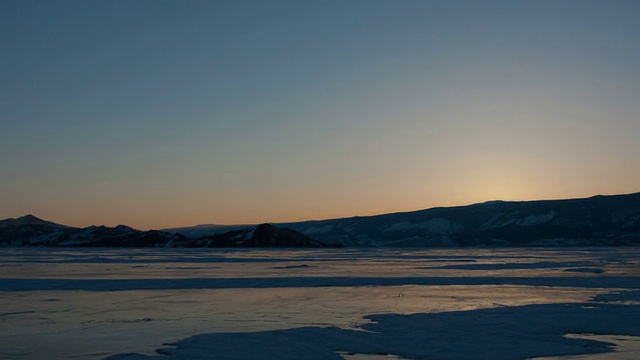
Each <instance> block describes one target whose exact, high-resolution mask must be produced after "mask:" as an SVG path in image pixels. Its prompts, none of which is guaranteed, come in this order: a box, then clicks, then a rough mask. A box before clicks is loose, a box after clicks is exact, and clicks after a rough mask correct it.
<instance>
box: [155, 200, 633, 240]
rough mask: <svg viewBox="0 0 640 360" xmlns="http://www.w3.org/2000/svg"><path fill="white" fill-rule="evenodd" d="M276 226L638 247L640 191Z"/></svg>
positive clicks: (385, 236)
mask: <svg viewBox="0 0 640 360" xmlns="http://www.w3.org/2000/svg"><path fill="white" fill-rule="evenodd" d="M275 225H277V226H283V227H287V228H290V229H293V230H296V231H298V232H300V233H302V234H304V235H306V236H309V237H311V238H314V239H316V240H318V241H321V242H324V243H328V244H339V245H342V246H347V247H359V246H396V247H405V246H406V247H415V246H598V245H599V246H610V245H640V193H633V194H626V195H606V196H605V195H597V196H593V197H590V198H583V199H567V200H537V201H489V202H485V203H479V204H473V205H467V206H456V207H438V208H431V209H426V210H419V211H411V212H401V213H393V214H384V215H376V216H360V217H351V218H343V219H331V220H319V221H303V222H296V223H282V224H275ZM247 227H249V225H244V226H227V227H225V226H221V225H211V226H207V225H199V226H195V227H189V228H177V229H166V230H165V231H168V232H172V233H180V234H183V235H186V236H205V235H211V234H219V233H223V232H225V231H229V230H236V231H237V230H240V229H243V228H247Z"/></svg>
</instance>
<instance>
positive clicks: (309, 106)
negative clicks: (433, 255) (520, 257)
mask: <svg viewBox="0 0 640 360" xmlns="http://www.w3.org/2000/svg"><path fill="white" fill-rule="evenodd" d="M639 39H640V1H613V0H602V1H588V0H578V1H560V0H554V1H540V0H535V1H511V0H510V1H477V0H474V1H449V0H447V1H428V0H419V1H410V0H397V1H375V0H350V1H345V0H339V1H329V0H322V1H304V0H292V1H263V0H259V1H209V0H206V1H162V0H152V1H135V0H125V1H85V0H81V1H48V0H46V1H23V0H16V1H11V0H4V1H2V2H0V49H1V53H0V219H2V218H7V217H17V216H21V215H24V214H27V213H32V214H34V215H37V216H40V217H43V218H45V219H48V220H52V221H56V222H60V223H65V224H68V225H74V226H86V225H91V224H105V225H116V224H119V223H124V224H128V225H131V226H134V227H138V228H142V229H148V228H164V227H174V226H187V225H194V224H199V223H219V224H237V223H258V222H282V221H296V220H305V219H325V218H333V217H345V216H354V215H370V214H379V213H387V212H395V211H408V210H415V209H422V208H428V207H433V206H449V205H463V204H469V203H474V202H480V201H486V200H493V199H504V200H526V199H549V198H569V197H586V196H591V195H595V194H614V193H630V192H637V191H640V40H639Z"/></svg>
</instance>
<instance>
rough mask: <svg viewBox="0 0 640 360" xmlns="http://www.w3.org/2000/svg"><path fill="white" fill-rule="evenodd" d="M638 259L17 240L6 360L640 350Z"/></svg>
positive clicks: (8, 277)
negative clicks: (65, 245)
mask: <svg viewBox="0 0 640 360" xmlns="http://www.w3.org/2000/svg"><path fill="white" fill-rule="evenodd" d="M461 265H465V266H461ZM467 265H469V266H467ZM571 269H578V270H579V269H601V270H602V271H603V272H596V271H586V270H584V271H582V270H579V271H577V272H572V271H567V270H571ZM639 270H640V249H637V248H597V249H575V248H572V249H430V250H416V249H411V250H403V249H317V250H311V249H305V250H287V249H280V250H246V249H245V250H224V249H213V250H211V249H191V250H188V249H187V250H185V249H181V250H171V249H158V250H157V249H145V250H134V249H127V250H120V249H100V250H86V249H73V250H65V249H55V250H53V249H7V248H5V249H0V358H2V359H5V358H6V359H28V360H32V359H44V358H49V359H53V358H55V359H72V358H75V359H78V358H81V359H104V358H107V357H110V356H116V354H126V353H129V354H131V353H135V354H136V355H118V357H120V358H126V359H149V357H151V359H167V360H169V359H198V358H212V357H213V358H216V359H225V358H229V359H247V358H252V359H260V358H263V359H293V358H296V359H300V358H305V359H314V358H316V359H340V358H345V359H352V360H355V359H369V358H370V359H381V358H386V359H397V358H405V359H420V358H429V359H432V358H440V359H464V358H473V359H482V358H486V359H500V358H502V359H522V358H531V357H539V356H565V355H568V354H583V355H581V356H582V357H580V359H591V357H593V356H595V357H593V359H602V358H603V357H601V356H609V357H608V358H611V359H615V358H618V357H616V356H619V355H622V354H623V352H617V350H618V349H622V348H623V346H622V345H620V346H618V347H615V346H614V345H613V343H616V344H618V343H620V344H623V343H624V344H625V345H624V354H626V355H624V356H635V358H640V356H638V355H640V349H638V347H639V346H638V345H637V344H638V343H637V342H634V341H633V340H629V339H633V338H632V337H630V336H634V335H635V336H637V335H640V334H638V330H637V328H638V327H637V319H638V318H640V310H639V307H640V303H639V302H638V300H639V299H640V295H639V294H640V271H639ZM588 333H596V334H599V336H600V337H589V336H588V335H584V334H588ZM567 334H578V335H571V336H569V335H567ZM605 335H615V336H617V338H616V337H614V338H608V337H606V336H605ZM602 336H605V337H602ZM625 336H626V337H625ZM612 339H613V340H615V339H626V340H624V341H622V340H620V341H618V340H616V341H613V340H612ZM166 343H175V344H177V347H176V346H166V345H163V344H166ZM156 349H160V352H161V353H162V355H159V354H158V353H157V352H156ZM613 350H615V351H616V352H612V351H613ZM590 353H596V354H598V353H599V354H601V355H584V354H590ZM167 354H168V355H171V356H170V357H167V356H166V355H167ZM212 354H214V355H215V356H214V355H212ZM590 356H591V357H590ZM118 357H114V358H118ZM629 358H633V357H629Z"/></svg>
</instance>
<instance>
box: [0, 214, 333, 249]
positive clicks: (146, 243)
mask: <svg viewBox="0 0 640 360" xmlns="http://www.w3.org/2000/svg"><path fill="white" fill-rule="evenodd" d="M0 246H47V247H136V248H139V247H140V248H141V247H327V246H328V245H326V244H324V243H322V242H319V241H316V240H313V239H311V238H309V237H307V236H305V235H302V234H300V233H298V232H297V231H294V230H291V229H286V228H279V227H276V226H273V225H268V224H262V225H258V226H253V227H249V228H246V229H243V230H240V231H227V232H224V233H221V234H216V235H210V236H202V237H198V238H190V237H186V236H184V235H181V234H177V233H170V232H166V231H157V230H150V231H140V230H136V229H133V228H130V227H128V226H124V225H118V226H116V227H106V226H89V227H86V228H75V227H70V226H65V225H60V224H56V223H52V222H49V221H45V220H42V219H39V218H37V217H35V216H33V215H26V216H22V217H19V218H17V219H5V220H2V221H0Z"/></svg>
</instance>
